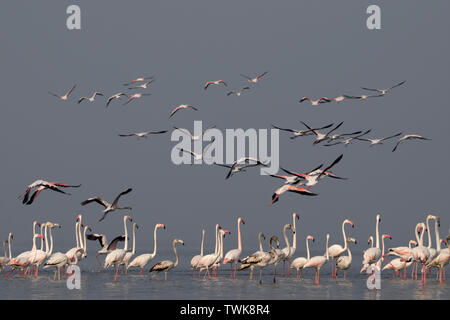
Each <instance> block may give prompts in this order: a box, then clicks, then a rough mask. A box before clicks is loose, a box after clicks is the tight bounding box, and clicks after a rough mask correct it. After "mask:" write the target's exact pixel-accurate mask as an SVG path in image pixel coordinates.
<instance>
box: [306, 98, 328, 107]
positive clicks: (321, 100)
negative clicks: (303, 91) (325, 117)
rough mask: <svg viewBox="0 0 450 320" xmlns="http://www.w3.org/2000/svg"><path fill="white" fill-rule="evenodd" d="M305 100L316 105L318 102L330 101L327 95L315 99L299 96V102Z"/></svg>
mask: <svg viewBox="0 0 450 320" xmlns="http://www.w3.org/2000/svg"><path fill="white" fill-rule="evenodd" d="M305 100H308V101H309V102H311V105H312V106H318V105H319V103H327V102H331V100H330V99H328V98H327V97H321V98H319V99H317V100H312V99H311V98H308V97H302V98H300V101H299V102H300V103H302V102H303V101H305Z"/></svg>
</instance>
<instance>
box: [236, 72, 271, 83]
mask: <svg viewBox="0 0 450 320" xmlns="http://www.w3.org/2000/svg"><path fill="white" fill-rule="evenodd" d="M268 73H269V71H266V72H263V73H261V74H258V75H257V76H256V77H254V78H252V77H249V76H246V75H245V74H241V76H242V77H244V78H246V79H247V81H248V82H250V83H258V82H259V79H260V78H262V77H263V76H265V75H266V74H268Z"/></svg>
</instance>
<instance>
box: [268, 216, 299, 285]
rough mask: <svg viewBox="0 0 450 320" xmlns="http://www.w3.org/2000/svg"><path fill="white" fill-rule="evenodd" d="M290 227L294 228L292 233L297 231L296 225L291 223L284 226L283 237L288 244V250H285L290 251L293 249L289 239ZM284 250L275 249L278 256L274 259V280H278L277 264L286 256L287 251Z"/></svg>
mask: <svg viewBox="0 0 450 320" xmlns="http://www.w3.org/2000/svg"><path fill="white" fill-rule="evenodd" d="M288 229H290V230H292V233H295V230H294V227H293V226H292V225H291V224H285V225H284V227H283V238H284V241H285V242H286V246H287V251H285V252H289V251H290V250H291V248H290V247H291V245H290V244H289V239H288V237H287V234H286V232H287V230H288ZM285 252H283V250H280V249H275V254H276V258H275V261H273V282H274V283H275V282H276V274H277V265H278V263H279V262H281V261H282V260H283V259H284V258H285V257H286V253H285Z"/></svg>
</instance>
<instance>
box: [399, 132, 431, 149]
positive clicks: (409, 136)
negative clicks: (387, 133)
mask: <svg viewBox="0 0 450 320" xmlns="http://www.w3.org/2000/svg"><path fill="white" fill-rule="evenodd" d="M407 140H431V139H430V138H425V137H422V136H421V135H418V134H407V135H404V136H403V137H401V138H400V139H399V140H398V142H397V143H396V144H395V147H394V149H392V152H394V151H395V150H397V147H398V145H399V144H400V143H402V142H404V141H407Z"/></svg>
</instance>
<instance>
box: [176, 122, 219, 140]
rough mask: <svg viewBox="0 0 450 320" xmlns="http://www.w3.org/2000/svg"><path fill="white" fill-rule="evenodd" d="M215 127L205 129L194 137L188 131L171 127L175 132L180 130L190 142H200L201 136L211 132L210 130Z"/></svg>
mask: <svg viewBox="0 0 450 320" xmlns="http://www.w3.org/2000/svg"><path fill="white" fill-rule="evenodd" d="M215 127H216V126H212V127H209V128H206V129H205V130H203V131H202V133H201V134H199V135H196V136H194V135H193V134H192V133H190V132H189V130H187V129H183V128H177V127H173V128H174V129H175V130H180V131H181V132H182V133H184V134H185V135H188V136H189V137H190V138H191V140H192V141H196V140H200V138H201V137H202V136H204V135H205V133H206V131H208V130H211V129H212V128H215Z"/></svg>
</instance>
